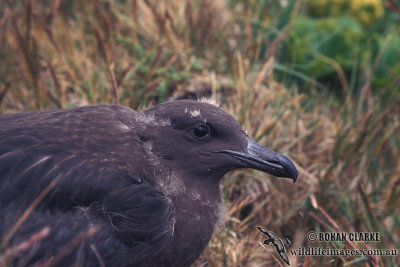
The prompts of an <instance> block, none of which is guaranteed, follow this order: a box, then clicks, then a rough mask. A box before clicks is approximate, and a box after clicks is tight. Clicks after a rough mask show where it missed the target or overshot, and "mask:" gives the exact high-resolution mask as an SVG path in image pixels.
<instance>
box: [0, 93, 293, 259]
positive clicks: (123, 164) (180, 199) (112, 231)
mask: <svg viewBox="0 0 400 267" xmlns="http://www.w3.org/2000/svg"><path fill="white" fill-rule="evenodd" d="M260 147H261V146H259V145H257V144H256V143H254V142H252V141H251V140H250V139H249V138H248V137H247V135H246V134H245V133H244V132H243V130H242V129H241V127H240V125H239V124H238V123H237V121H236V120H235V119H234V118H233V117H232V116H231V115H229V114H228V113H226V112H224V111H223V110H222V109H220V108H218V107H215V106H213V105H210V104H206V103H202V102H196V101H187V100H183V101H175V102H169V103H164V104H160V105H157V106H155V107H154V108H151V109H148V110H145V111H143V112H136V111H134V110H132V109H130V108H128V107H123V106H118V105H97V106H87V107H79V108H73V109H64V110H53V111H40V112H28V113H18V114H5V115H1V116H0V232H1V233H2V234H3V236H5V235H6V234H7V233H9V232H10V231H11V230H12V228H13V227H14V225H15V224H16V223H17V222H18V220H19V218H21V215H22V214H23V213H24V212H25V211H26V210H27V209H28V208H29V207H30V206H31V205H32V203H34V201H35V200H36V199H38V198H39V197H40V196H41V194H43V192H44V191H45V190H46V188H48V187H49V185H51V186H52V187H51V188H50V190H49V191H48V193H46V194H45V195H44V196H43V199H41V200H40V201H39V202H38V204H37V206H35V207H34V209H33V210H32V212H30V214H29V216H28V217H27V219H26V220H25V221H23V223H22V224H21V225H20V226H19V227H18V229H16V232H15V233H13V234H12V236H11V239H10V243H9V244H8V246H10V247H12V246H16V245H18V244H20V243H21V242H23V241H24V240H27V239H29V238H30V237H31V236H32V234H35V233H37V232H39V231H40V230H41V229H43V228H44V227H49V229H50V232H49V234H48V235H47V236H45V237H44V238H43V239H42V240H39V241H37V242H36V243H35V244H34V246H33V247H32V249H31V250H30V251H24V253H20V254H18V255H14V257H13V258H12V259H10V260H11V261H12V262H14V263H18V264H21V263H24V262H25V263H29V264H33V263H50V264H52V265H57V266H59V265H65V266H69V265H71V264H73V263H75V262H81V263H82V262H84V265H85V266H98V265H99V264H100V265H105V266H189V265H190V264H191V263H193V262H194V261H195V260H196V258H197V257H198V256H199V255H200V254H201V252H202V251H203V250H204V248H205V247H206V245H207V243H208V241H209V239H210V238H211V236H212V233H213V231H214V228H215V226H216V224H217V222H218V220H219V217H220V214H221V211H222V210H223V208H222V201H221V194H220V189H219V183H220V179H221V178H222V177H223V175H224V174H225V173H226V172H228V171H230V170H233V169H235V168H245V167H253V168H256V169H259V170H262V171H266V172H269V173H272V174H274V175H277V176H286V177H291V178H292V179H294V180H295V179H296V178H297V172H296V170H295V168H294V166H293V164H292V163H291V162H290V161H289V160H288V159H287V158H285V157H283V156H281V155H279V154H277V153H275V152H272V151H269V150H265V151H264V152H260V151H261V150H262V149H261V148H262V147H261V148H260ZM260 149H261V150H260ZM259 153H261V154H260V155H258V154H259ZM262 153H264V154H262ZM274 153H275V154H274ZM257 155H258V156H260V158H258V159H257V157H258V156H257ZM263 157H264V158H263ZM269 159H270V160H269ZM268 160H269V161H268ZM289 163H290V164H291V165H290V164H289ZM93 227H95V228H96V229H97V232H95V233H94V234H91V235H90V236H87V238H82V240H80V239H79V238H80V237H84V236H85V233H87V232H88V231H89V230H90V229H91V228H93ZM79 240H80V241H79ZM78 241H79V242H78Z"/></svg>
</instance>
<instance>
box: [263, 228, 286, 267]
mask: <svg viewBox="0 0 400 267" xmlns="http://www.w3.org/2000/svg"><path fill="white" fill-rule="evenodd" d="M257 228H258V230H260V232H261V233H263V234H264V235H266V236H267V237H268V239H265V240H264V241H263V242H262V244H263V245H270V244H271V243H272V245H274V246H275V248H276V251H277V252H278V254H279V256H280V257H281V259H282V260H283V261H284V262H286V264H287V265H289V266H290V261H289V257H288V255H287V249H286V246H288V247H289V245H290V240H289V238H284V239H281V238H279V237H278V236H277V235H276V234H275V233H274V232H271V231H269V230H267V229H266V228H265V227H262V226H257Z"/></svg>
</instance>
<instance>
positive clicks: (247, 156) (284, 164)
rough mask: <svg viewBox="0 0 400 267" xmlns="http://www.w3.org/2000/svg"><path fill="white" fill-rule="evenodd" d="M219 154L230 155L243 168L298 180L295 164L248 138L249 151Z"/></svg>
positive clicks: (225, 151)
mask: <svg viewBox="0 0 400 267" xmlns="http://www.w3.org/2000/svg"><path fill="white" fill-rule="evenodd" d="M215 152H218V153H224V154H228V155H230V156H232V157H235V158H237V159H239V160H240V162H241V166H240V167H242V168H252V169H256V170H259V171H263V172H266V173H269V174H272V175H274V176H277V177H286V178H291V179H293V183H294V182H296V180H297V170H296V167H295V166H294V164H293V163H292V162H291V161H290V160H289V159H288V158H287V157H285V156H283V155H281V154H279V153H276V152H274V151H272V150H269V149H268V148H266V147H263V146H261V145H259V144H257V143H256V142H254V141H253V140H251V139H250V138H248V137H247V151H246V152H244V153H243V152H238V151H231V150H219V151H215Z"/></svg>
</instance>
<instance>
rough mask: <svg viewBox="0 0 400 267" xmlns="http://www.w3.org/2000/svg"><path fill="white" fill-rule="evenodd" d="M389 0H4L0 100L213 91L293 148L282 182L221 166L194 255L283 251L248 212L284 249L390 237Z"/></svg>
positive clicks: (395, 143)
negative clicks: (283, 241)
mask: <svg viewBox="0 0 400 267" xmlns="http://www.w3.org/2000/svg"><path fill="white" fill-rule="evenodd" d="M399 4H400V3H399V1H395V0H387V1H380V0H354V1H344V0H323V1H322V0H315V1H314V0H307V1H288V0H281V1H273V0H250V1H239V0H227V1H223V0H214V1H211V0H197V1H184V0H179V1H166V0H159V1H155V0H154V1H153V0H131V1H128V0H125V1H124V0H120V1H116V0H114V1H111V0H109V1H106V0H97V1H63V0H55V1H45V0H42V1H40V0H24V1H11V0H3V1H0V112H2V113H10V112H18V111H28V110H29V111H30V110H38V109H51V108H67V107H72V106H79V105H87V104H99V103H120V104H123V105H128V106H131V107H133V108H140V107H143V106H144V105H149V104H151V103H153V104H156V103H158V102H162V101H166V100H168V99H179V98H184V97H192V98H197V97H199V96H203V95H205V96H213V97H216V98H217V99H218V100H219V101H220V102H221V104H222V106H223V107H224V109H226V110H227V111H229V112H230V113H232V114H234V115H235V116H236V118H237V119H238V120H239V122H240V123H241V124H242V125H243V127H244V128H245V129H247V131H248V134H249V136H251V137H253V138H255V139H256V140H257V141H258V142H260V143H261V144H263V145H265V146H267V147H269V148H271V149H274V150H276V151H278V152H280V153H283V154H286V155H287V156H289V157H290V158H291V159H293V161H294V162H295V163H296V166H297V167H298V170H299V173H300V177H299V180H298V182H297V183H296V184H294V185H291V184H288V181H286V180H285V179H275V178H272V177H267V176H268V175H264V174H261V173H259V172H257V171H251V170H239V171H235V172H232V173H230V174H229V175H227V177H226V179H225V180H224V189H223V190H224V191H223V193H224V198H225V200H226V205H227V212H226V213H227V217H226V222H224V223H223V225H221V227H220V229H219V230H218V231H217V233H216V234H215V235H214V237H213V239H212V241H211V243H210V244H209V247H208V248H207V250H206V251H205V252H204V254H203V255H202V257H201V258H200V259H199V260H198V261H197V262H196V264H195V265H196V266H270V265H279V264H283V263H281V261H280V259H279V257H278V255H277V254H276V252H275V250H274V248H272V247H262V246H261V245H260V244H259V242H260V241H262V240H263V236H261V235H260V233H259V232H258V230H257V229H256V226H257V225H263V226H266V227H267V228H268V229H270V230H272V231H274V232H275V233H277V234H278V235H279V236H287V237H289V238H290V240H292V245H291V248H298V247H301V246H320V247H330V248H346V249H351V248H358V249H363V248H371V249H374V248H382V249H394V248H399V247H400V219H399V218H400V210H399V208H398V206H399V205H400V167H399V166H400V153H399V147H400V146H399V142H400V131H399V130H400V115H399V114H400V110H399V104H400V89H399V88H400V60H399V59H400V49H399V47H400V37H399V36H400V35H399V26H400V25H399V14H400V8H399V6H400V5H399ZM310 230H314V231H324V232H329V231H345V232H352V231H360V232H367V231H370V232H380V233H381V236H382V241H381V242H378V243H370V242H331V243H321V244H315V243H308V242H307V241H306V238H305V235H306V233H307V231H310ZM0 251H1V252H3V254H2V255H1V256H0V257H3V259H4V257H5V255H6V253H4V252H5V251H7V248H0ZM7 255H8V254H7ZM290 260H291V263H292V266H298V265H299V264H300V265H303V266H325V265H328V266H343V265H346V266H371V265H372V266H394V265H396V264H400V262H399V257H379V256H377V257H375V256H371V257H366V256H364V257H358V258H355V257H354V258H346V257H292V256H291V258H290Z"/></svg>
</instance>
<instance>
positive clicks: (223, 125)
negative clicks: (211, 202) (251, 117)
mask: <svg viewBox="0 0 400 267" xmlns="http://www.w3.org/2000/svg"><path fill="white" fill-rule="evenodd" d="M143 114H144V115H145V117H147V118H151V119H149V120H148V121H147V122H148V123H147V124H146V127H145V128H144V131H145V133H146V134H145V135H143V136H146V140H144V141H149V142H150V144H151V150H152V153H154V154H156V155H157V157H158V158H159V159H160V160H161V161H162V163H163V164H164V165H167V166H169V167H171V169H174V170H179V171H181V172H183V173H185V172H189V173H190V174H191V177H198V179H212V180H214V181H215V180H217V181H219V179H220V178H221V177H222V176H223V175H224V174H225V173H227V172H228V171H231V170H233V169H237V168H253V169H256V170H260V171H263V172H266V173H269V174H272V175H274V176H277V177H287V178H290V179H293V181H296V179H297V170H296V167H295V166H294V165H293V163H292V162H291V161H290V160H289V159H288V158H287V157H285V156H283V155H281V154H278V153H276V152H274V151H272V150H270V149H268V148H265V147H263V146H261V145H259V144H257V143H256V142H254V141H253V140H252V139H250V138H249V137H248V136H247V134H246V133H245V132H244V131H243V129H242V128H241V126H240V124H239V123H238V122H237V120H236V119H235V118H234V117H233V116H231V115H230V114H228V113H227V112H225V111H223V110H222V109H221V108H219V107H217V106H214V105H212V104H208V103H205V102H198V101H191V100H180V101H174V102H167V103H163V104H160V105H157V106H155V107H153V108H151V109H148V110H146V111H144V112H143ZM150 121H151V123H149V122H150Z"/></svg>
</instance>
